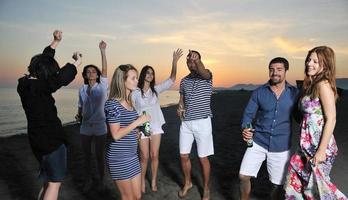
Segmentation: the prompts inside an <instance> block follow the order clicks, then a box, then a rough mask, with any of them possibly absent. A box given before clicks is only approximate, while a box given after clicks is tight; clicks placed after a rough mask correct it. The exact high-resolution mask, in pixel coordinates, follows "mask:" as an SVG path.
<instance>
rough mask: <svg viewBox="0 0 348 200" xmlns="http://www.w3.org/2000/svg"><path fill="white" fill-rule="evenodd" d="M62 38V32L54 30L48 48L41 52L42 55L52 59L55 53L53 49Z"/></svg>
mask: <svg viewBox="0 0 348 200" xmlns="http://www.w3.org/2000/svg"><path fill="white" fill-rule="evenodd" d="M62 37H63V32H62V31H59V30H55V31H54V32H53V41H52V42H51V44H50V45H49V46H47V47H46V48H45V49H44V50H43V54H44V55H48V56H50V57H54V54H55V53H56V51H55V49H56V48H57V46H58V44H59V42H60V41H61V40H62Z"/></svg>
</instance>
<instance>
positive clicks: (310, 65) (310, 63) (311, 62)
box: [306, 52, 323, 76]
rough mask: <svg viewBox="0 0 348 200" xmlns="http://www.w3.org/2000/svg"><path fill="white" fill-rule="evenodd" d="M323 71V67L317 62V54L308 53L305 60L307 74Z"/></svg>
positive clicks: (311, 74) (312, 74) (313, 74)
mask: <svg viewBox="0 0 348 200" xmlns="http://www.w3.org/2000/svg"><path fill="white" fill-rule="evenodd" d="M322 71H323V67H322V66H320V64H319V59H318V55H317V53H316V52H313V53H311V54H310V56H309V57H308V59H307V61H306V73H307V76H315V75H317V74H319V73H320V72H322Z"/></svg>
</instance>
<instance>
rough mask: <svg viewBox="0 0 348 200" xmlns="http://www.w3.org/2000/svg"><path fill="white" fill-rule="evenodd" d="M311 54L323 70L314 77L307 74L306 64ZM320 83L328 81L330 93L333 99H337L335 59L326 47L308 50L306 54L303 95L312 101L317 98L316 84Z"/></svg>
mask: <svg viewBox="0 0 348 200" xmlns="http://www.w3.org/2000/svg"><path fill="white" fill-rule="evenodd" d="M312 53H316V54H317V56H318V60H319V66H320V67H322V68H323V71H322V72H320V73H318V74H316V75H315V76H314V77H310V76H308V74H307V70H308V67H307V63H308V61H309V57H310V56H311V54H312ZM321 81H328V82H329V84H330V86H331V89H332V91H333V92H334V95H335V99H337V97H338V95H337V89H336V59H335V53H334V51H333V50H332V49H331V48H330V47H327V46H319V47H315V48H313V49H312V50H310V51H309V52H308V54H307V57H306V61H305V77H304V81H303V88H302V89H303V91H302V92H303V94H302V95H309V96H310V97H311V98H312V99H314V98H315V97H318V96H319V91H318V83H319V82H321Z"/></svg>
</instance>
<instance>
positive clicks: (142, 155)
mask: <svg viewBox="0 0 348 200" xmlns="http://www.w3.org/2000/svg"><path fill="white" fill-rule="evenodd" d="M140 158H141V162H147V161H148V160H149V154H146V153H141V156H140Z"/></svg>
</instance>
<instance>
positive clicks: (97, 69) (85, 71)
mask: <svg viewBox="0 0 348 200" xmlns="http://www.w3.org/2000/svg"><path fill="white" fill-rule="evenodd" d="M90 67H91V68H94V69H95V70H96V71H97V75H98V77H97V83H100V76H101V71H100V69H99V68H98V67H97V66H95V65H86V66H85V67H84V68H83V71H82V77H83V82H84V83H85V84H88V78H87V69H88V68H90Z"/></svg>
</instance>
